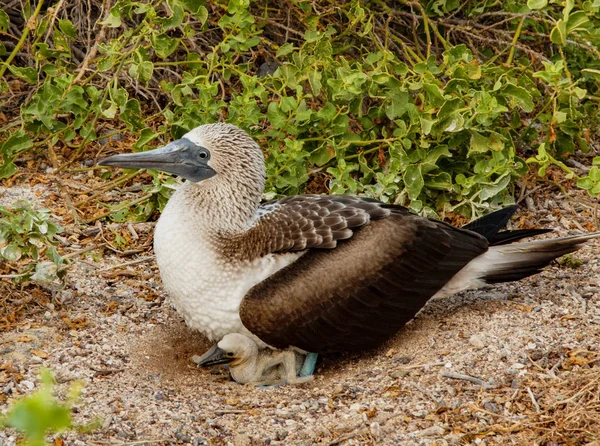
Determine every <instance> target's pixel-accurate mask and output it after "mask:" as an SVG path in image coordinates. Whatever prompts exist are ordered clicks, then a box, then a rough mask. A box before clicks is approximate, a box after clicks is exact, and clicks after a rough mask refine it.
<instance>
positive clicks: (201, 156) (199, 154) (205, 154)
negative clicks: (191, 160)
mask: <svg viewBox="0 0 600 446" xmlns="http://www.w3.org/2000/svg"><path fill="white" fill-rule="evenodd" d="M198 157H199V158H200V159H203V160H204V159H206V158H208V153H207V152H199V153H198Z"/></svg>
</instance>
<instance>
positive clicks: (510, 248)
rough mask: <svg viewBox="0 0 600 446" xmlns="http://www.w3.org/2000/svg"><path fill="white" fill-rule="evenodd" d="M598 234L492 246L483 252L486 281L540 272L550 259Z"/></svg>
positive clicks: (508, 278) (566, 252)
mask: <svg viewBox="0 0 600 446" xmlns="http://www.w3.org/2000/svg"><path fill="white" fill-rule="evenodd" d="M598 237H600V232H595V233H592V234H585V235H574V236H571V237H562V238H556V239H550V240H536V241H533V242H525V243H517V244H514V245H497V246H491V247H490V250H489V251H488V252H487V253H485V254H483V255H482V256H481V257H480V259H481V261H482V262H484V263H483V264H482V266H483V268H482V270H483V274H482V275H481V276H480V278H481V279H483V280H485V281H486V282H487V283H497V282H510V281H513V280H519V279H523V278H524V277H528V276H531V275H532V274H536V273H538V272H540V270H541V269H542V268H544V267H545V266H547V265H548V264H550V262H552V260H554V259H556V258H558V257H560V256H563V255H565V254H569V253H571V252H574V251H577V250H578V249H579V248H581V245H582V244H583V243H585V242H586V241H588V240H591V239H594V238H598Z"/></svg>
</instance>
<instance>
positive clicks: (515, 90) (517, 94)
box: [500, 84, 533, 113]
mask: <svg viewBox="0 0 600 446" xmlns="http://www.w3.org/2000/svg"><path fill="white" fill-rule="evenodd" d="M500 94H501V95H503V96H505V97H506V98H509V99H511V100H512V101H513V102H514V103H515V104H516V105H518V106H519V107H521V108H522V109H523V110H524V111H526V112H527V113H531V112H532V111H533V96H531V93H529V92H528V91H527V90H525V89H524V88H523V87H518V86H517V85H513V84H506V85H505V86H504V88H503V89H502V90H500Z"/></svg>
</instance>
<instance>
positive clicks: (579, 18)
mask: <svg viewBox="0 0 600 446" xmlns="http://www.w3.org/2000/svg"><path fill="white" fill-rule="evenodd" d="M589 22H590V19H589V17H588V14H587V13H586V12H584V11H576V12H574V13H573V14H571V15H570V16H569V20H568V21H567V35H569V34H571V33H572V32H573V31H578V30H581V29H585V27H584V26H583V25H586V24H587V23H589Z"/></svg>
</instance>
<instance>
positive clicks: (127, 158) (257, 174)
mask: <svg viewBox="0 0 600 446" xmlns="http://www.w3.org/2000/svg"><path fill="white" fill-rule="evenodd" d="M99 164H100V165H103V166H119V167H127V168H147V169H158V170H163V171H165V172H170V173H174V174H175V175H179V176H181V177H183V178H186V179H187V180H189V181H191V182H194V183H201V182H203V181H205V180H208V179H214V181H218V182H219V183H234V184H241V185H244V187H252V188H253V189H260V193H262V188H263V187H264V177H265V163H264V157H263V154H262V151H261V150H260V147H259V146H258V144H257V143H256V142H255V141H254V140H253V139H252V138H251V137H250V135H248V134H247V133H246V132H245V131H244V130H242V129H240V128H238V127H236V126H234V125H232V124H225V123H217V124H204V125H201V126H198V127H196V128H195V129H193V130H190V131H189V132H188V133H186V134H185V135H183V137H182V138H181V139H178V140H175V141H173V142H171V143H169V144H167V145H166V146H164V147H160V148H158V149H154V150H150V151H147V152H140V153H128V154H120V155H114V156H111V157H109V158H106V159H103V160H102V161H100V163H99Z"/></svg>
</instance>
